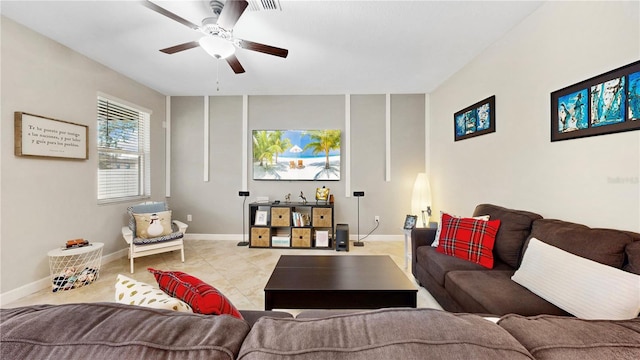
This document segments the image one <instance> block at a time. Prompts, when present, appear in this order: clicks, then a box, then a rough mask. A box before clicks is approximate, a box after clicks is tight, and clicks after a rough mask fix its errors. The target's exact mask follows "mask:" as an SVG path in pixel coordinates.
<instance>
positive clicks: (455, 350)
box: [238, 309, 531, 360]
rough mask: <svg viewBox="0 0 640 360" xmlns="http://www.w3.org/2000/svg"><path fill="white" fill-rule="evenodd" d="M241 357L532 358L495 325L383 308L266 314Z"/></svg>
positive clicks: (444, 314) (472, 318)
mask: <svg viewBox="0 0 640 360" xmlns="http://www.w3.org/2000/svg"><path fill="white" fill-rule="evenodd" d="M445 329H446V330H445ZM238 358H239V359H243V360H251V359H260V360H264V359H267V360H268V359H306V360H311V359H322V360H324V359H338V360H339V359H349V360H360V359H362V360H365V359H366V360H369V359H492V360H493V359H531V357H530V354H528V353H527V352H526V350H525V349H524V347H522V345H520V344H519V343H518V342H517V341H515V339H514V338H512V337H511V336H510V335H509V334H508V333H507V332H506V331H504V330H503V329H502V328H500V327H499V326H497V325H495V324H494V323H492V322H489V321H487V320H484V319H483V318H481V317H479V316H475V315H470V314H453V313H447V312H444V311H440V310H434V309H383V310H375V311H367V312H360V313H354V314H345V315H336V316H331V317H327V318H319V319H318V318H315V319H273V318H262V319H260V320H258V322H257V323H256V324H255V325H254V326H253V328H252V330H251V332H249V335H247V337H246V339H245V341H244V343H243V344H242V348H241V349H240V354H239V357H238Z"/></svg>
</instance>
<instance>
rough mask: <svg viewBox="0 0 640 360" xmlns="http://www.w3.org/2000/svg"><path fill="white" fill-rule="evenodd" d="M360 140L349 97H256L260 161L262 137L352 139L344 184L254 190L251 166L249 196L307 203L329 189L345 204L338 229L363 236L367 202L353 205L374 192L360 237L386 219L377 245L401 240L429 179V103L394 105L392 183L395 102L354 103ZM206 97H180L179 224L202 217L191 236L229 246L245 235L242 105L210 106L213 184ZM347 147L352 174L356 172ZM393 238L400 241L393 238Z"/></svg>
mask: <svg viewBox="0 0 640 360" xmlns="http://www.w3.org/2000/svg"><path fill="white" fill-rule="evenodd" d="M349 98H350V101H351V104H350V112H349V116H350V123H349V124H350V131H351V136H350V137H348V135H347V132H346V131H345V128H346V124H345V119H346V109H347V97H346V96H345V95H318V96H311V95H309V96H307V95H304V96H249V97H247V109H248V112H247V115H248V124H247V125H248V134H247V136H248V139H247V144H248V148H247V153H248V156H249V157H250V156H251V149H252V146H251V139H250V137H251V131H252V130H278V129H281V130H287V129H340V130H342V131H343V137H342V149H341V155H342V159H341V161H342V162H341V179H340V181H254V180H252V172H251V167H252V164H251V162H250V161H249V163H248V169H247V176H248V190H249V191H250V192H251V196H250V197H249V199H248V201H253V200H254V199H255V198H256V196H268V197H269V198H270V199H271V200H281V201H284V196H285V195H286V194H287V193H291V194H292V197H291V199H292V201H299V199H298V194H299V193H300V191H303V192H304V193H305V194H306V196H307V199H313V197H314V193H315V189H316V187H321V186H326V187H328V188H330V189H331V193H332V194H334V198H335V222H336V223H348V224H350V230H351V235H353V236H355V235H356V233H357V220H358V219H357V200H356V199H355V198H353V197H348V196H347V179H348V178H349V179H350V181H351V192H349V194H351V193H352V191H354V190H364V191H365V197H364V198H362V199H361V203H360V232H361V234H365V233H366V232H368V231H369V230H371V229H372V228H373V226H374V225H375V222H374V216H375V215H378V216H380V227H379V228H378V229H377V230H376V232H375V233H374V235H373V237H374V238H375V237H378V238H380V236H381V235H382V236H383V238H396V239H397V238H398V237H399V236H400V234H401V227H402V224H403V221H404V217H405V215H406V214H408V213H409V212H410V210H411V206H410V205H411V204H410V202H411V191H412V187H413V181H414V180H415V176H416V174H417V173H418V172H420V171H423V170H424V164H425V160H424V148H425V142H424V139H425V136H424V134H425V95H424V94H401V95H396V94H394V95H391V96H390V102H391V103H390V109H391V114H390V115H391V116H390V119H391V121H390V122H391V129H390V135H391V141H390V150H391V162H390V164H391V174H392V175H391V179H390V181H386V179H385V169H386V162H385V153H386V145H385V137H386V124H385V119H386V115H385V114H386V96H385V95H350V97H349ZM204 101H205V100H204V97H172V98H171V117H172V124H171V128H172V167H171V199H170V201H171V204H172V208H173V209H174V214H175V216H176V217H178V218H181V219H186V215H187V214H191V215H193V221H192V222H191V223H190V228H189V231H190V232H191V233H199V234H206V235H211V236H213V237H214V238H220V236H219V235H221V234H222V235H223V236H222V237H221V238H229V236H224V235H225V234H236V235H238V234H241V233H242V200H243V199H242V198H240V197H239V196H238V191H239V190H243V189H242V181H243V178H242V163H243V162H242V160H243V159H242V153H243V152H242V150H243V149H242V136H243V132H242V105H243V99H242V97H241V96H224V97H214V96H212V97H209V113H210V123H209V125H210V130H209V140H210V145H209V150H208V151H209V158H210V160H209V164H210V171H209V181H206V182H205V181H204V180H203V176H204V171H203V168H204V166H203V161H204V139H203V130H204V120H203V119H204ZM347 143H350V152H349V154H350V156H351V167H350V176H349V172H348V171H347V163H346V155H347V151H348V150H347ZM384 236H391V237H384Z"/></svg>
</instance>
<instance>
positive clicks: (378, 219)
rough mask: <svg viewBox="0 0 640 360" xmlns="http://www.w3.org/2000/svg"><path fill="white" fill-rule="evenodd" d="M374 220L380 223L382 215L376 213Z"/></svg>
mask: <svg viewBox="0 0 640 360" xmlns="http://www.w3.org/2000/svg"><path fill="white" fill-rule="evenodd" d="M374 221H375V222H376V223H378V224H379V223H380V216H378V215H376V216H375V218H374Z"/></svg>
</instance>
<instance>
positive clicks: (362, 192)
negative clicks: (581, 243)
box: [353, 191, 364, 246]
mask: <svg viewBox="0 0 640 360" xmlns="http://www.w3.org/2000/svg"><path fill="white" fill-rule="evenodd" d="M353 196H355V197H357V198H358V239H357V241H356V242H354V243H353V246H364V243H363V242H361V241H360V198H361V197H363V196H364V191H354V192H353Z"/></svg>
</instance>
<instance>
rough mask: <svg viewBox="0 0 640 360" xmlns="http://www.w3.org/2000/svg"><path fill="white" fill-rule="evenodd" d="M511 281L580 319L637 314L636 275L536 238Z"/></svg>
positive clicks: (639, 306)
mask: <svg viewBox="0 0 640 360" xmlns="http://www.w3.org/2000/svg"><path fill="white" fill-rule="evenodd" d="M512 279H513V281H515V282H517V283H519V284H520V285H522V286H524V287H526V288H527V289H529V290H531V291H532V292H534V293H536V294H537V295H538V296H540V297H542V298H544V299H546V300H547V301H549V302H551V303H553V304H555V305H557V306H558V307H561V308H562V309H564V310H566V311H567V312H569V313H571V314H573V315H575V316H577V317H580V318H583V319H614V320H623V319H630V318H634V317H637V316H638V313H639V312H640V275H636V274H632V273H628V272H626V271H623V270H621V269H616V268H614V267H611V266H607V265H603V264H600V263H597V262H595V261H592V260H589V259H585V258H582V257H579V256H577V255H574V254H572V253H570V252H567V251H564V250H561V249H558V248H557V247H555V246H551V245H549V244H545V243H543V242H542V241H540V240H538V239H536V238H532V239H531V240H530V241H529V245H528V246H527V250H526V252H525V253H524V257H523V259H522V264H521V265H520V268H519V269H518V271H516V272H515V274H514V275H513V277H512ZM612 294H615V296H612Z"/></svg>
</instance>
